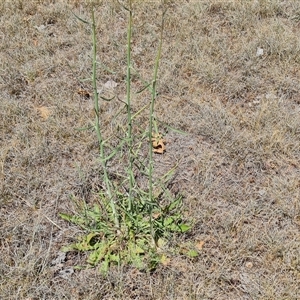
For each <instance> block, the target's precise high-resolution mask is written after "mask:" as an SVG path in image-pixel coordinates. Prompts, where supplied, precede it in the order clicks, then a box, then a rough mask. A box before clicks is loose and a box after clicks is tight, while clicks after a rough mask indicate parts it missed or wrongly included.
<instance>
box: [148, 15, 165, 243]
mask: <svg viewBox="0 0 300 300" xmlns="http://www.w3.org/2000/svg"><path fill="white" fill-rule="evenodd" d="M165 14H166V10H164V12H163V14H162V21H161V30H160V38H159V46H158V51H157V56H156V60H155V66H154V74H153V81H152V92H151V104H150V110H149V203H152V202H153V182H152V179H153V149H152V134H153V127H154V128H155V132H156V133H157V125H156V122H155V116H154V105H155V100H156V82H157V73H158V67H159V62H160V58H161V50H162V40H163V32H164V19H165ZM150 222H151V224H150V226H151V234H152V238H153V240H154V241H155V233H154V230H153V222H152V207H151V208H150Z"/></svg>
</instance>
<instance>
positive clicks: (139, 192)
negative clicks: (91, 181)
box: [60, 0, 190, 272]
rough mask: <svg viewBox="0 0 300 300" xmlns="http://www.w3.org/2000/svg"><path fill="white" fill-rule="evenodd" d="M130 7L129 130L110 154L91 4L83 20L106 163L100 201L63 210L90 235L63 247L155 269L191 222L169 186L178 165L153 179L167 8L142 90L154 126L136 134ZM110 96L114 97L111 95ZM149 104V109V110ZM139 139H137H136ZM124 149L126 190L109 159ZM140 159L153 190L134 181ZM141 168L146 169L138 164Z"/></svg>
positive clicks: (93, 259)
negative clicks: (143, 151) (143, 150)
mask: <svg viewBox="0 0 300 300" xmlns="http://www.w3.org/2000/svg"><path fill="white" fill-rule="evenodd" d="M124 9H126V10H127V12H128V29H127V74H126V90H127V93H126V94H127V99H126V103H125V109H126V112H127V130H124V136H123V137H122V138H120V137H119V141H120V142H119V145H118V146H117V147H115V149H114V150H113V151H112V152H111V154H110V155H107V154H106V153H107V151H105V150H106V148H109V149H112V147H110V145H109V139H107V140H104V138H103V134H102V131H101V119H100V107H99V106H100V101H99V100H100V99H103V100H108V99H105V98H104V97H100V96H99V95H98V91H97V81H96V78H97V74H96V67H97V60H96V54H97V48H96V44H97V43H96V26H95V15H94V7H93V6H92V9H91V15H92V23H91V24H90V23H89V22H87V21H85V20H83V19H81V18H79V17H78V16H76V17H77V18H78V19H79V20H80V21H82V22H84V23H87V24H90V25H91V28H92V38H93V68H92V70H93V74H92V84H93V90H94V109H95V115H96V117H95V122H94V129H95V131H96V134H97V139H98V143H99V157H100V161H101V164H102V170H103V180H104V183H105V189H104V190H103V191H101V192H100V193H99V200H100V201H99V203H96V204H94V205H93V206H87V205H86V204H85V203H83V205H81V207H79V213H78V214H77V215H70V214H65V213H61V214H60V216H61V217H62V218H63V219H65V220H67V221H69V222H72V223H74V224H76V225H78V226H80V227H81V228H82V229H83V230H84V232H85V235H84V236H83V237H80V238H79V239H78V241H77V242H76V243H74V244H72V245H70V246H67V247H65V248H64V250H65V251H68V250H71V249H75V250H78V251H89V257H88V260H87V262H88V264H89V265H90V266H96V265H99V264H100V269H101V270H102V271H103V272H106V271H107V270H108V268H109V266H110V265H111V264H112V263H116V264H120V263H129V264H133V265H134V266H136V267H138V268H143V269H152V268H155V266H156V265H157V264H158V263H159V262H160V261H161V260H162V259H164V258H165V253H164V250H163V249H164V248H165V245H166V242H167V239H168V237H169V236H170V234H171V233H172V232H173V233H174V232H175V233H176V232H180V233H182V232H186V231H187V230H189V229H190V225H188V224H186V223H184V221H183V218H182V216H181V213H180V210H181V205H182V197H181V196H178V197H177V198H175V199H174V198H172V196H171V193H170V192H169V191H168V189H167V188H166V185H167V182H168V179H169V178H171V177H172V174H173V172H174V169H175V168H173V169H172V170H170V171H169V172H167V174H165V176H163V178H161V180H157V181H156V182H154V178H153V147H155V146H156V145H157V144H158V142H157V141H156V139H157V138H158V139H161V136H160V135H159V133H158V129H157V125H156V122H155V117H154V108H155V102H156V97H157V92H156V82H157V74H158V68H159V62H160V57H161V50H162V38H163V29H164V17H165V13H166V10H164V11H163V13H162V24H161V32H160V40H159V47H158V52H157V57H156V60H155V66H154V74H153V78H152V81H151V83H145V82H144V81H143V82H144V88H143V89H142V90H141V91H139V92H142V91H144V90H146V89H149V90H150V92H151V102H150V106H146V107H145V108H147V107H149V117H148V118H149V120H148V121H149V126H148V129H147V130H146V131H145V132H143V133H142V134H141V135H140V136H138V137H137V138H136V137H135V135H134V134H133V120H134V118H135V117H136V116H137V114H138V113H140V112H138V113H136V114H133V112H132V105H131V83H132V78H131V71H132V61H131V38H132V37H131V32H132V1H131V0H129V2H128V7H124ZM109 100H110V101H111V100H112V99H109ZM145 108H144V109H145ZM136 140H138V141H139V142H138V143H136V142H135V141H136ZM143 142H147V143H148V145H149V151H148V164H146V163H143V162H140V161H139V159H138V153H139V150H140V147H141V144H142V143H143ZM121 149H123V150H124V149H125V150H126V153H127V159H128V164H127V166H124V169H125V174H127V175H126V176H124V177H125V178H124V179H123V181H122V182H121V184H120V185H121V186H122V187H124V186H125V187H126V188H125V190H126V191H127V192H124V189H123V190H120V188H118V186H120V185H118V186H116V185H115V184H114V183H113V181H112V178H111V176H110V173H109V168H108V165H107V163H108V161H110V160H111V159H112V158H114V157H115V156H117V155H118V154H119V153H120V150H121ZM138 163H140V166H141V169H143V170H145V173H146V176H147V180H148V189H146V190H143V189H141V188H139V187H138V185H137V184H136V180H135V175H134V170H135V169H136V167H135V165H136V164H138ZM139 171H141V170H140V169H139ZM154 186H156V187H158V189H159V191H160V192H159V193H155V192H154Z"/></svg>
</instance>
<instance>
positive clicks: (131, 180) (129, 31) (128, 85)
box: [126, 0, 134, 212]
mask: <svg viewBox="0 0 300 300" xmlns="http://www.w3.org/2000/svg"><path fill="white" fill-rule="evenodd" d="M127 10H128V13H129V17H128V28H127V73H126V98H127V99H126V100H127V101H126V105H127V122H128V130H127V139H128V148H129V151H128V155H129V166H128V171H127V172H128V175H129V199H128V200H129V202H128V210H129V211H130V212H131V211H132V207H133V199H132V192H133V187H134V175H133V161H134V156H133V153H132V150H133V149H132V114H131V35H132V1H131V0H129V7H128V9H127Z"/></svg>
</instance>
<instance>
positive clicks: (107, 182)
mask: <svg viewBox="0 0 300 300" xmlns="http://www.w3.org/2000/svg"><path fill="white" fill-rule="evenodd" d="M92 36H93V74H92V80H93V91H94V109H95V114H96V117H95V129H96V133H97V138H98V142H99V152H100V153H99V154H100V159H101V164H102V168H103V172H104V181H105V185H106V188H107V193H108V197H109V202H110V206H111V209H112V213H113V217H114V221H115V225H116V227H117V228H119V217H118V215H117V210H116V206H115V203H114V199H113V196H112V190H111V183H110V180H109V177H108V172H107V166H106V159H105V153H104V141H103V138H102V134H101V130H100V115H99V95H98V90H97V39H96V24H95V15H94V7H92Z"/></svg>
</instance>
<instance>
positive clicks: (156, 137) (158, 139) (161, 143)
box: [152, 133, 166, 154]
mask: <svg viewBox="0 0 300 300" xmlns="http://www.w3.org/2000/svg"><path fill="white" fill-rule="evenodd" d="M152 146H153V148H154V149H153V152H154V153H158V154H163V153H164V152H165V151H166V146H165V140H164V139H163V137H162V135H161V134H159V133H153V134H152Z"/></svg>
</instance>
